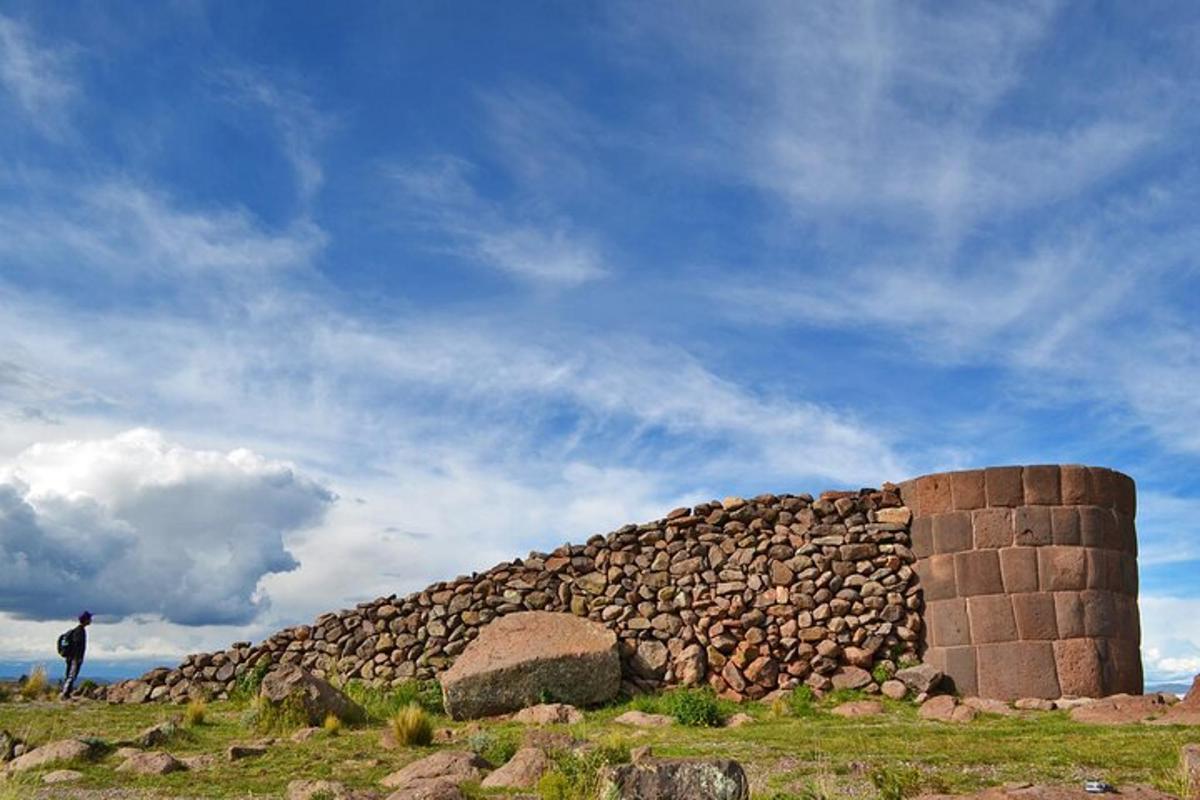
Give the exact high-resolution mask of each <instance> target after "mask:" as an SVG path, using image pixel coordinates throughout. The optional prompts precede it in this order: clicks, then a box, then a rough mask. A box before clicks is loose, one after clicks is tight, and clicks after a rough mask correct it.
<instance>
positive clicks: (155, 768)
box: [117, 752, 187, 775]
mask: <svg viewBox="0 0 1200 800" xmlns="http://www.w3.org/2000/svg"><path fill="white" fill-rule="evenodd" d="M185 769H187V766H186V765H184V764H183V763H181V762H180V761H178V760H176V758H175V757H174V756H172V755H171V754H170V753H163V752H154V753H136V754H134V755H132V756H130V757H129V758H127V759H125V761H124V763H122V764H121V765H120V766H119V767H117V772H133V773H136V774H138V775H166V774H168V773H171V772H178V771H180V770H185Z"/></svg>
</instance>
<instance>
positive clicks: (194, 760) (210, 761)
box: [179, 753, 217, 771]
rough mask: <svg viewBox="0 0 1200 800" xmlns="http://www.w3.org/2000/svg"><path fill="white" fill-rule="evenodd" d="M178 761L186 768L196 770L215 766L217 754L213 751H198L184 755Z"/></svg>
mask: <svg viewBox="0 0 1200 800" xmlns="http://www.w3.org/2000/svg"><path fill="white" fill-rule="evenodd" d="M179 761H180V763H181V764H183V765H184V766H185V767H187V768H188V769H190V770H192V771H196V770H201V769H208V768H209V767H213V766H216V764H217V756H216V755H215V754H213V753H200V754H199V755H194V756H184V757H183V758H181V759H179Z"/></svg>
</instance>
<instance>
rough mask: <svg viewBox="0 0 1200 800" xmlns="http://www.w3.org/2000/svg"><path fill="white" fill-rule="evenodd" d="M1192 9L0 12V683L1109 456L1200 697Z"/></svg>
mask: <svg viewBox="0 0 1200 800" xmlns="http://www.w3.org/2000/svg"><path fill="white" fill-rule="evenodd" d="M1198 34H1200V14H1198V13H1197V11H1196V9H1195V8H1194V7H1192V6H1191V5H1189V4H1183V3H1175V4H1171V3H1164V4H1154V3H1147V4H1139V5H1138V7H1136V8H1134V7H1133V6H1132V5H1130V4H1111V7H1107V8H1105V7H1102V6H1097V5H1093V4H1085V3H1077V4H1056V3H1018V4H1006V5H1004V6H999V5H975V4H963V5H957V6H955V7H954V8H952V9H947V8H944V7H942V5H941V4H932V3H929V4H922V3H906V4H879V3H862V4H859V3H839V4H785V3H762V4H754V3H750V4H739V5H738V6H737V7H736V8H735V7H732V6H728V5H726V4H716V3H714V4H704V3H701V4H694V3H688V4H666V3H656V4H643V3H603V4H593V5H584V4H551V3H527V4H511V3H510V4H502V5H497V4H489V3H463V4H444V3H442V4H434V3H412V4H366V3H363V4H356V5H355V6H354V8H353V9H351V10H347V9H345V8H340V7H338V8H335V7H333V6H329V5H323V4H295V3H289V4H270V3H259V4H250V3H240V4H232V5H231V4H216V3H213V4H209V3H203V2H177V3H167V4H160V5H157V6H155V7H154V8H149V7H147V6H146V5H145V4H136V3H109V4H105V5H104V6H103V7H97V6H95V5H94V4H84V3H78V4H70V3H68V4H54V5H47V4H44V3H33V2H30V3H24V2H9V3H6V4H4V6H3V8H2V9H0V120H2V122H0V354H2V355H0V553H3V554H5V559H6V560H7V561H8V563H7V564H0V574H3V575H4V577H5V580H4V581H2V582H0V583H3V584H4V585H5V586H6V587H7V588H5V589H0V623H2V624H0V661H8V662H23V663H24V662H31V661H36V660H42V659H48V657H49V655H50V653H49V648H50V644H49V643H51V642H52V641H53V638H54V635H55V634H56V633H57V632H58V630H59V629H60V628H61V627H62V626H63V624H64V623H63V620H64V619H66V618H67V617H69V616H70V615H71V614H72V610H73V609H75V606H77V605H80V604H84V605H88V606H91V607H92V610H93V611H95V612H97V613H98V614H100V615H101V617H100V621H99V623H98V625H97V628H96V629H95V635H94V639H95V640H96V645H95V647H96V654H97V658H98V659H100V660H103V661H107V662H111V663H112V664H130V665H133V664H138V665H140V664H143V663H145V662H147V661H152V660H156V659H165V660H170V659H172V658H174V657H176V656H178V655H179V654H181V653H183V652H186V651H189V650H194V649H198V648H202V647H212V646H216V645H220V644H223V643H226V642H228V641H231V640H233V639H238V638H244V637H258V636H261V635H263V634H264V633H266V632H269V631H270V630H273V629H275V628H276V627H279V626H281V625H284V624H291V623H294V622H298V621H304V620H308V619H310V618H311V617H312V616H314V615H315V614H317V613H319V612H321V611H324V610H327V609H329V608H334V607H339V606H342V605H346V604H350V603H353V602H357V601H360V600H363V599H367V598H371V597H374V596H376V595H379V594H388V593H391V592H393V591H395V592H403V591H408V590H411V589H414V588H418V587H420V586H422V585H424V584H425V583H427V582H429V581H431V580H435V579H438V578H443V577H449V576H452V575H455V574H459V573H462V572H466V571H469V570H471V569H475V568H482V567H486V566H488V565H489V564H491V563H493V562H495V561H499V560H502V559H505V558H508V557H511V556H513V555H517V554H521V553H523V552H524V551H526V550H529V549H533V548H537V549H544V548H548V547H551V546H553V545H555V544H557V543H561V542H562V541H565V540H581V539H583V538H585V537H586V536H588V535H590V534H592V533H596V532H601V531H605V530H609V529H611V528H614V527H616V526H618V525H620V524H622V523H624V522H627V521H631V520H641V519H648V518H652V517H655V516H657V515H659V514H661V513H662V512H663V511H665V510H666V509H668V508H670V507H673V506H675V505H680V504H685V503H689V502H694V501H699V500H706V499H711V498H713V497H719V496H723V495H725V494H729V493H758V492H760V491H816V490H820V489H823V488H829V487H842V486H851V487H857V486H861V485H872V484H878V483H879V482H881V481H884V480H899V479H902V478H905V477H909V476H912V475H916V474H920V473H922V472H927V471H934V470H943V469H952V468H956V467H967V466H979V465H985V464H1001V463H1046V462H1084V463H1092V464H1101V465H1108V466H1112V467H1115V468H1117V469H1121V470H1123V471H1125V472H1127V473H1129V474H1130V475H1132V476H1134V478H1135V479H1136V480H1137V481H1138V485H1139V491H1140V501H1141V511H1140V516H1139V531H1140V536H1141V542H1142V561H1141V571H1142V608H1143V627H1144V631H1145V648H1144V650H1145V653H1144V654H1145V660H1146V663H1147V667H1148V671H1149V673H1150V675H1151V676H1152V677H1155V678H1168V677H1173V676H1180V675H1184V674H1188V675H1190V674H1192V673H1194V672H1197V671H1200V588H1198V587H1200V582H1197V581H1196V580H1195V578H1194V576H1195V575H1196V574H1197V568H1198V567H1200V523H1197V521H1196V520H1197V518H1200V489H1197V487H1196V485H1195V481H1194V479H1193V478H1192V476H1194V475H1195V474H1196V469H1197V466H1198V465H1200V396H1198V395H1197V393H1196V391H1195V387H1196V386H1197V385H1200V347H1198V344H1197V343H1198V337H1197V334H1198V327H1200V318H1198V315H1197V312H1196V301H1197V298H1200V268H1198V264H1197V257H1196V253H1197V243H1198V232H1200V231H1198V226H1197V222H1196V220H1197V219H1200V213H1198V212H1200V203H1198V197H1197V193H1198V190H1197V188H1196V187H1197V186H1198V185H1200V182H1198V181H1197V177H1198V175H1197V172H1198V167H1200V163H1198V158H1197V150H1196V147H1195V142H1196V141H1197V134H1198V133H1200V130H1198V128H1200V112H1198V111H1197V109H1196V104H1195V97H1196V96H1197V89H1198V88H1200V86H1198V83H1200V79H1198V76H1200V71H1198V70H1197V67H1198V66H1200V64H1198V63H1197V61H1198V60H1200V55H1198V54H1197V51H1196V48H1195V47H1194V42H1195V41H1196V39H1197V35H1198Z"/></svg>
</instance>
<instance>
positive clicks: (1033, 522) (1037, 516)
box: [1013, 506, 1054, 546]
mask: <svg viewBox="0 0 1200 800" xmlns="http://www.w3.org/2000/svg"><path fill="white" fill-rule="evenodd" d="M1013 540H1014V541H1015V542H1016V544H1018V545H1027V546H1039V545H1044V544H1051V543H1052V542H1053V541H1054V532H1053V530H1052V529H1051V527H1050V509H1049V508H1048V507H1047V506H1020V507H1019V508H1016V509H1013Z"/></svg>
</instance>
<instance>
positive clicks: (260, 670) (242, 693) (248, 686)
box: [229, 658, 271, 703]
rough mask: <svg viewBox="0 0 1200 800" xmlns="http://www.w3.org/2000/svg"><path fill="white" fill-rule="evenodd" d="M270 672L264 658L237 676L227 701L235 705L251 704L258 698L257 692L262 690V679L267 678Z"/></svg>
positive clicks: (269, 665) (266, 660) (268, 663)
mask: <svg viewBox="0 0 1200 800" xmlns="http://www.w3.org/2000/svg"><path fill="white" fill-rule="evenodd" d="M270 670H271V662H270V661H269V660H268V659H265V658H264V659H262V660H261V661H259V662H258V663H257V664H255V665H254V666H253V667H251V668H250V669H247V670H246V671H245V672H243V673H242V674H241V675H239V676H238V678H237V681H236V682H235V683H234V686H233V691H232V692H230V694H229V699H230V700H232V701H233V702H235V703H249V702H253V701H254V699H255V698H256V697H258V690H259V689H260V688H262V682H263V678H265V677H267V673H268V672H269V671H270Z"/></svg>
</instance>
